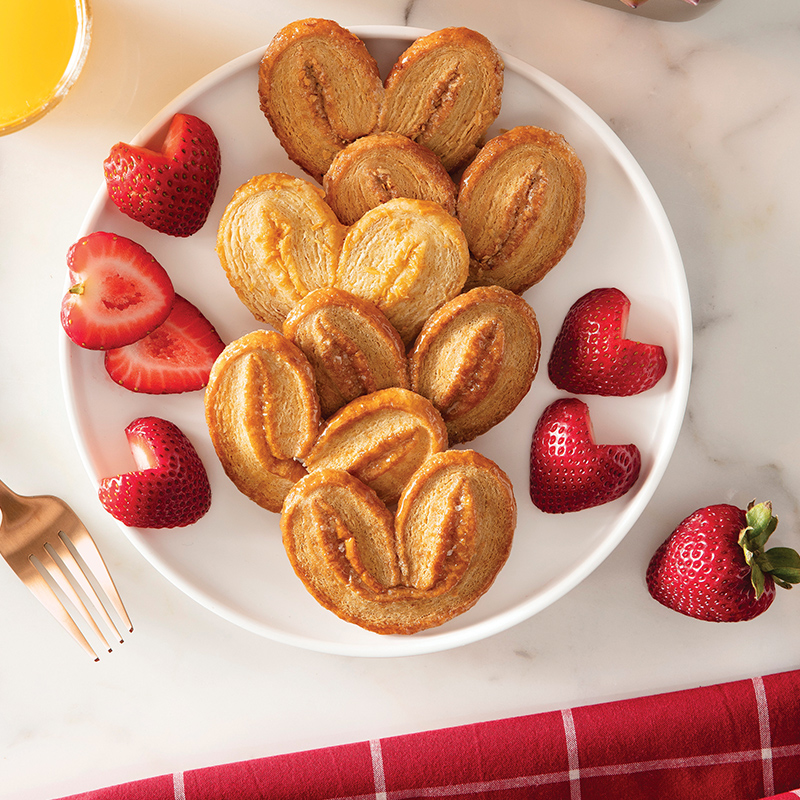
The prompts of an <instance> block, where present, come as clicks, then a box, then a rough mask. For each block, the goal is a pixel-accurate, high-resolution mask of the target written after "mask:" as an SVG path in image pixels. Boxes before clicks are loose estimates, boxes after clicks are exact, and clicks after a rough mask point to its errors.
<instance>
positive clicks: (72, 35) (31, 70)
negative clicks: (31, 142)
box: [0, 0, 88, 133]
mask: <svg viewBox="0 0 800 800" xmlns="http://www.w3.org/2000/svg"><path fill="white" fill-rule="evenodd" d="M87 46H88V12H87V7H86V5H85V3H84V2H82V1H81V0H0V133H3V132H5V133H8V132H10V130H16V129H17V128H18V127H22V126H23V125H26V124H28V123H29V122H32V121H33V120H34V119H37V118H38V117H39V116H41V115H42V114H43V113H44V112H45V111H47V110H48V109H49V108H51V107H52V106H53V105H55V104H56V103H57V102H58V101H59V100H60V99H61V98H62V97H63V95H64V94H66V90H67V89H68V88H69V87H70V86H71V85H72V83H73V81H74V80H75V78H76V77H77V73H78V72H79V71H80V68H81V66H82V65H83V59H84V57H85V53H86V48H87Z"/></svg>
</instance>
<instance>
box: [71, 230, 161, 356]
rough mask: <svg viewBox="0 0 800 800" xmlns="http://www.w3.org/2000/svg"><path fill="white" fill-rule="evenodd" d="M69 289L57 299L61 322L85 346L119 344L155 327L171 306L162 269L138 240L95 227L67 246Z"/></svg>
mask: <svg viewBox="0 0 800 800" xmlns="http://www.w3.org/2000/svg"><path fill="white" fill-rule="evenodd" d="M67 268H68V269H69V280H70V289H69V291H68V292H67V293H66V294H65V295H64V299H63V300H62V301H61V325H62V326H63V328H64V331H65V332H66V334H67V336H69V338H70V339H72V341H73V342H75V343H76V344H78V345H80V346H81V347H86V348H88V349H90V350H107V349H109V348H112V347H123V346H125V345H127V344H131V343H132V342H135V341H137V340H138V339H141V338H142V336H145V335H147V334H148V333H150V331H152V330H154V329H155V328H157V327H158V326H159V325H160V324H161V323H162V322H164V320H165V319H166V318H167V315H168V314H169V312H170V309H171V308H172V304H173V301H174V299H175V290H174V288H173V286H172V281H171V280H170V278H169V275H168V274H167V271H166V270H165V269H164V267H162V266H161V264H159V263H158V261H156V259H155V258H154V257H153V256H152V255H151V254H150V253H148V252H147V250H145V249H144V247H142V246H141V245H140V244H137V243H136V242H134V241H132V240H131V239H126V238H125V237H124V236H117V235H116V234H114V233H106V232H105V231H97V232H95V233H90V234H89V235H88V236H84V237H83V238H82V239H80V240H79V241H77V242H75V244H73V245H72V247H70V248H69V250H68V251H67Z"/></svg>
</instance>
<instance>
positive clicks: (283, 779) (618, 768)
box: [73, 670, 800, 800]
mask: <svg viewBox="0 0 800 800" xmlns="http://www.w3.org/2000/svg"><path fill="white" fill-rule="evenodd" d="M798 786H800V670H794V671H791V672H784V673H779V674H777V675H770V676H767V677H764V678H753V679H752V680H742V681H735V682H732V683H725V684H721V685H717V686H708V687H703V688H699V689H689V690H685V691H680V692H670V693H666V694H659V695H654V696H651V697H642V698H637V699H634V700H623V701H618V702H613V703H603V704H600V705H593V706H584V707H581V708H573V709H567V710H563V711H553V712H547V713H543V714H532V715H529V716H523V717H512V718H511V719H503V720H498V721H494V722H483V723H476V724H474V725H463V726H459V727H455V728H446V729H443V730H436V731H429V732H427V733H416V734H411V735H407V736H395V737H392V738H388V739H375V740H373V741H369V742H361V743H359V744H349V745H339V746H337V747H328V748H324V749H321V750H311V751H307V752H302V753H293V754H291V755H283V756H274V757H271V758H263V759H257V760H253V761H243V762H239V763H235V764H227V765H225V766H220V767H212V768H208V769H199V770H192V771H191V772H179V773H175V774H174V775H163V776H161V777H159V778H151V779H149V780H145V781H139V782H136V783H128V784H125V785H122V786H115V787H112V788H110V789H103V790H100V791H97V792H89V793H86V794H81V795H75V796H74V798H84V800H145V799H146V800H173V798H174V799H175V800H200V798H202V800H217V799H218V800H256V798H258V799H259V800H260V799H261V798H269V800H283V799H287V800H288V799H289V798H291V800H323V798H346V799H347V800H370V798H371V799H372V800H411V798H415V799H416V798H427V797H448V798H470V800H477V799H478V798H485V800H521V798H530V797H535V798H536V800H601V799H602V800H619V799H620V798H625V800H639V799H640V798H641V800H645V799H646V800H655V799H656V798H658V800H665V799H668V800H683V798H686V800H689V799H691V800H739V798H741V800H758V799H759V798H765V797H772V798H781V800H784V798H786V799H788V798H797V797H800V790H798V789H797V788H796V787H798ZM792 790H794V791H792ZM780 792H783V794H780ZM74 798H73V800H74Z"/></svg>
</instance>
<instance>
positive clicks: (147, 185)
mask: <svg viewBox="0 0 800 800" xmlns="http://www.w3.org/2000/svg"><path fill="white" fill-rule="evenodd" d="M103 171H104V173H105V178H106V187H107V189H108V195H109V197H110V198H111V200H112V202H113V203H114V204H115V205H116V206H117V207H118V208H119V209H120V211H122V212H123V213H124V214H126V215H127V216H129V217H131V218H132V219H135V220H137V221H138V222H141V223H143V224H144V225H147V227H149V228H152V229H153V230H156V231H160V232H161V233H166V234H169V235H171V236H181V237H185V236H191V235H192V234H194V233H196V232H197V231H199V230H200V228H202V227H203V224H204V223H205V221H206V219H207V218H208V214H209V212H210V210H211V205H212V203H213V202H214V197H215V195H216V192H217V187H218V186H219V176H220V150H219V142H218V141H217V138H216V136H215V135H214V132H213V130H212V129H211V127H210V126H209V125H208V124H207V123H206V122H204V121H203V120H201V119H200V118H199V117H195V116H192V115H190V114H176V115H175V116H174V117H173V118H172V122H171V123H170V127H169V130H168V131H167V133H166V136H165V139H164V144H163V146H162V149H161V150H160V151H156V150H152V149H149V148H146V147H138V146H135V145H129V144H125V143H123V142H119V143H117V144H115V145H114V146H113V147H112V148H111V152H110V153H109V155H108V158H106V160H105V161H104V162H103Z"/></svg>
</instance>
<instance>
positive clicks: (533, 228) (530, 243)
mask: <svg viewBox="0 0 800 800" xmlns="http://www.w3.org/2000/svg"><path fill="white" fill-rule="evenodd" d="M585 198H586V172H585V170H584V167H583V164H582V163H581V160H580V159H579V158H578V156H577V155H576V153H575V151H574V150H573V149H572V147H571V146H570V145H569V144H568V142H567V141H566V140H565V139H564V137H563V136H561V134H558V133H553V132H552V131H546V130H543V129H542V128H536V127H532V126H522V127H518V128H512V129H511V130H510V131H507V132H506V133H503V134H501V135H500V136H496V137H495V138H494V139H491V140H490V141H488V142H487V143H486V144H485V145H484V146H483V147H482V148H481V151H480V153H478V155H477V157H476V158H475V160H474V161H473V162H472V163H471V164H470V165H469V166H468V167H467V169H466V170H464V174H463V175H462V177H461V182H460V184H459V187H458V203H457V210H456V216H457V217H458V219H459V220H460V222H461V225H462V227H463V229H464V233H465V235H466V237H467V241H468V242H469V249H470V253H471V255H472V263H471V264H470V277H469V285H470V286H472V285H486V284H497V285H498V286H503V287H505V288H506V289H510V290H511V291H512V292H517V293H519V294H521V293H522V292H524V291H525V290H526V289H529V288H530V287H531V286H533V285H534V284H535V283H538V282H539V281H540V280H542V278H544V276H545V275H546V274H547V273H548V272H549V271H550V270H551V269H552V268H553V267H554V266H555V265H556V264H557V263H558V262H559V261H560V260H561V259H562V258H563V257H564V254H565V253H566V252H567V250H568V249H569V248H570V247H571V246H572V243H573V242H574V241H575V237H576V236H577V235H578V231H579V230H580V227H581V224H582V223H583V216H584V206H585Z"/></svg>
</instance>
